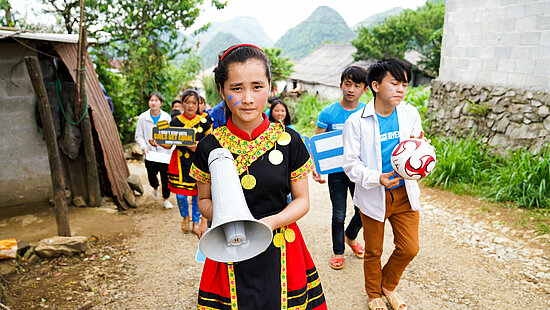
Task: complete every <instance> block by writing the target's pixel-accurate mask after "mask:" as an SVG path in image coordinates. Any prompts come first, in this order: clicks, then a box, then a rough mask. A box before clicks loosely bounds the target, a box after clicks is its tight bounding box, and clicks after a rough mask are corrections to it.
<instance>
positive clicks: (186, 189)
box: [168, 113, 212, 196]
mask: <svg viewBox="0 0 550 310" xmlns="http://www.w3.org/2000/svg"><path fill="white" fill-rule="evenodd" d="M170 127H184V128H194V129H195V141H200V140H201V139H202V138H204V137H205V136H207V135H208V134H210V133H211V132H212V120H211V119H210V117H209V116H208V114H206V113H202V114H201V115H195V116H193V117H192V118H189V117H187V116H186V115H185V114H181V115H178V116H177V117H174V118H173V119H172V121H171V122H170ZM194 154H195V152H192V151H191V150H189V149H188V148H187V147H186V146H177V147H176V149H175V150H174V151H173V152H172V158H170V164H169V165H168V188H170V191H171V192H173V193H176V194H180V195H185V196H195V195H197V183H196V181H195V179H193V178H192V177H190V176H189V169H190V168H191V164H192V162H193V157H194Z"/></svg>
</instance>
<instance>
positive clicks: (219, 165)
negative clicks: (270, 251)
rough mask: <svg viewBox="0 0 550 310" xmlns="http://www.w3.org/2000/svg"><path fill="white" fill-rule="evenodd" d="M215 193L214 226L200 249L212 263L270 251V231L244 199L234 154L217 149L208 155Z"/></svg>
mask: <svg viewBox="0 0 550 310" xmlns="http://www.w3.org/2000/svg"><path fill="white" fill-rule="evenodd" d="M208 167H209V168H210V183H211V184H210V185H211V193H212V227H211V228H210V229H209V230H208V231H207V232H206V233H205V234H204V235H203V236H202V237H201V240H200V241H199V248H200V250H201V252H202V253H203V254H204V255H205V256H206V257H208V258H209V259H211V260H214V261H217V262H224V263H227V262H239V261H243V260H246V259H249V258H252V257H254V256H256V255H258V254H260V253H262V252H263V251H265V249H267V247H268V246H269V245H270V244H271V240H272V239H273V233H272V231H271V228H269V226H268V225H267V224H265V223H264V222H261V221H258V220H257V219H255V218H254V217H253V216H252V214H251V213H250V210H249V209H248V205H247V204H246V200H245V198H244V193H243V189H242V187H241V182H240V180H239V175H238V174H237V168H236V167H235V161H234V160H233V155H232V154H231V152H230V151H229V150H227V149H224V148H217V149H214V150H212V151H211V152H210V155H209V156H208Z"/></svg>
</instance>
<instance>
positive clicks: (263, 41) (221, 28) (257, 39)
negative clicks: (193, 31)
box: [194, 16, 273, 47]
mask: <svg viewBox="0 0 550 310" xmlns="http://www.w3.org/2000/svg"><path fill="white" fill-rule="evenodd" d="M220 32H225V33H230V34H232V35H233V36H235V37H236V38H237V39H239V40H240V41H241V42H246V43H250V44H254V45H257V46H259V47H271V46H273V40H271V38H270V37H269V36H268V35H267V34H266V33H265V31H264V28H263V27H262V26H261V25H260V23H258V21H257V20H256V19H255V18H254V17H251V16H241V17H235V18H232V19H230V20H228V21H225V22H214V23H211V24H210V27H209V28H208V30H207V31H206V32H205V33H201V34H199V35H198V36H196V37H195V38H194V40H195V42H196V41H200V46H201V47H204V46H206V45H207V44H208V43H210V41H211V40H212V39H213V38H214V37H215V36H216V35H217V34H218V33H220Z"/></svg>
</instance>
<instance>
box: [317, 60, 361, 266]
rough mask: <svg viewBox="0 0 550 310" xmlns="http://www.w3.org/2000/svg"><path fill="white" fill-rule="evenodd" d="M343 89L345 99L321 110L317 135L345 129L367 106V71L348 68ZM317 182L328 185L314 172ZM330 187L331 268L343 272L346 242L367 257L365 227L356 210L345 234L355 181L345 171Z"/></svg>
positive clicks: (334, 175)
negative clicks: (363, 237)
mask: <svg viewBox="0 0 550 310" xmlns="http://www.w3.org/2000/svg"><path fill="white" fill-rule="evenodd" d="M340 89H341V90H342V99H340V100H339V101H337V102H335V103H333V104H331V105H328V106H326V107H325V108H323V110H321V113H320V114H319V117H318V118H317V128H316V129H315V134H320V133H323V132H329V131H334V130H342V129H343V128H344V123H345V122H346V120H347V119H348V117H349V116H350V115H351V114H353V113H354V112H356V111H358V110H360V109H362V108H363V107H364V106H365V104H364V103H362V102H359V97H361V95H363V94H364V93H365V92H366V91H367V89H368V88H367V71H366V70H365V69H363V68H361V67H357V66H351V67H348V68H346V69H345V70H344V71H343V72H342V75H341V78H340ZM313 179H314V180H315V181H317V182H319V183H321V184H322V183H325V182H326V181H325V180H324V179H323V178H322V177H321V175H320V174H319V173H317V171H315V170H313ZM328 188H329V193H330V200H331V202H332V251H333V253H334V255H333V257H332V258H331V260H330V267H332V268H333V269H342V268H343V267H344V242H345V243H347V244H348V245H349V246H350V247H351V249H352V250H353V252H354V253H355V255H356V256H357V257H359V258H363V252H364V249H363V246H361V244H360V243H359V242H357V240H355V239H356V238H357V234H358V233H359V230H361V227H362V224H361V215H360V213H359V210H358V209H357V207H355V214H354V215H353V217H352V218H351V221H350V223H349V224H348V227H347V228H346V231H345V233H344V220H345V219H346V200H347V196H348V190H349V192H350V194H351V196H352V197H353V192H354V189H355V183H353V182H351V181H350V180H349V178H348V177H347V176H346V174H345V173H344V172H336V173H331V174H329V175H328Z"/></svg>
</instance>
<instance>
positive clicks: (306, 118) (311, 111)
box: [292, 95, 331, 137]
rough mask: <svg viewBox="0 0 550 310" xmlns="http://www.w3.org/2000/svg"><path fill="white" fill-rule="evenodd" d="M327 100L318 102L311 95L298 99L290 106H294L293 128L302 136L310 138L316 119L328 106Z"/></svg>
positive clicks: (313, 131)
mask: <svg viewBox="0 0 550 310" xmlns="http://www.w3.org/2000/svg"><path fill="white" fill-rule="evenodd" d="M330 103H331V102H330V101H328V100H318V99H317V97H315V96H312V95H305V96H301V97H299V98H298V100H296V101H295V103H292V105H294V106H296V110H295V111H296V112H295V114H296V115H295V118H296V123H295V124H294V126H295V128H296V129H297V130H298V131H300V132H301V133H302V134H303V135H306V136H310V137H311V136H312V135H313V134H314V133H315V127H316V125H315V124H316V122H317V117H318V116H319V113H320V112H321V110H322V109H323V108H324V107H326V106H327V105H329V104H330Z"/></svg>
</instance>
